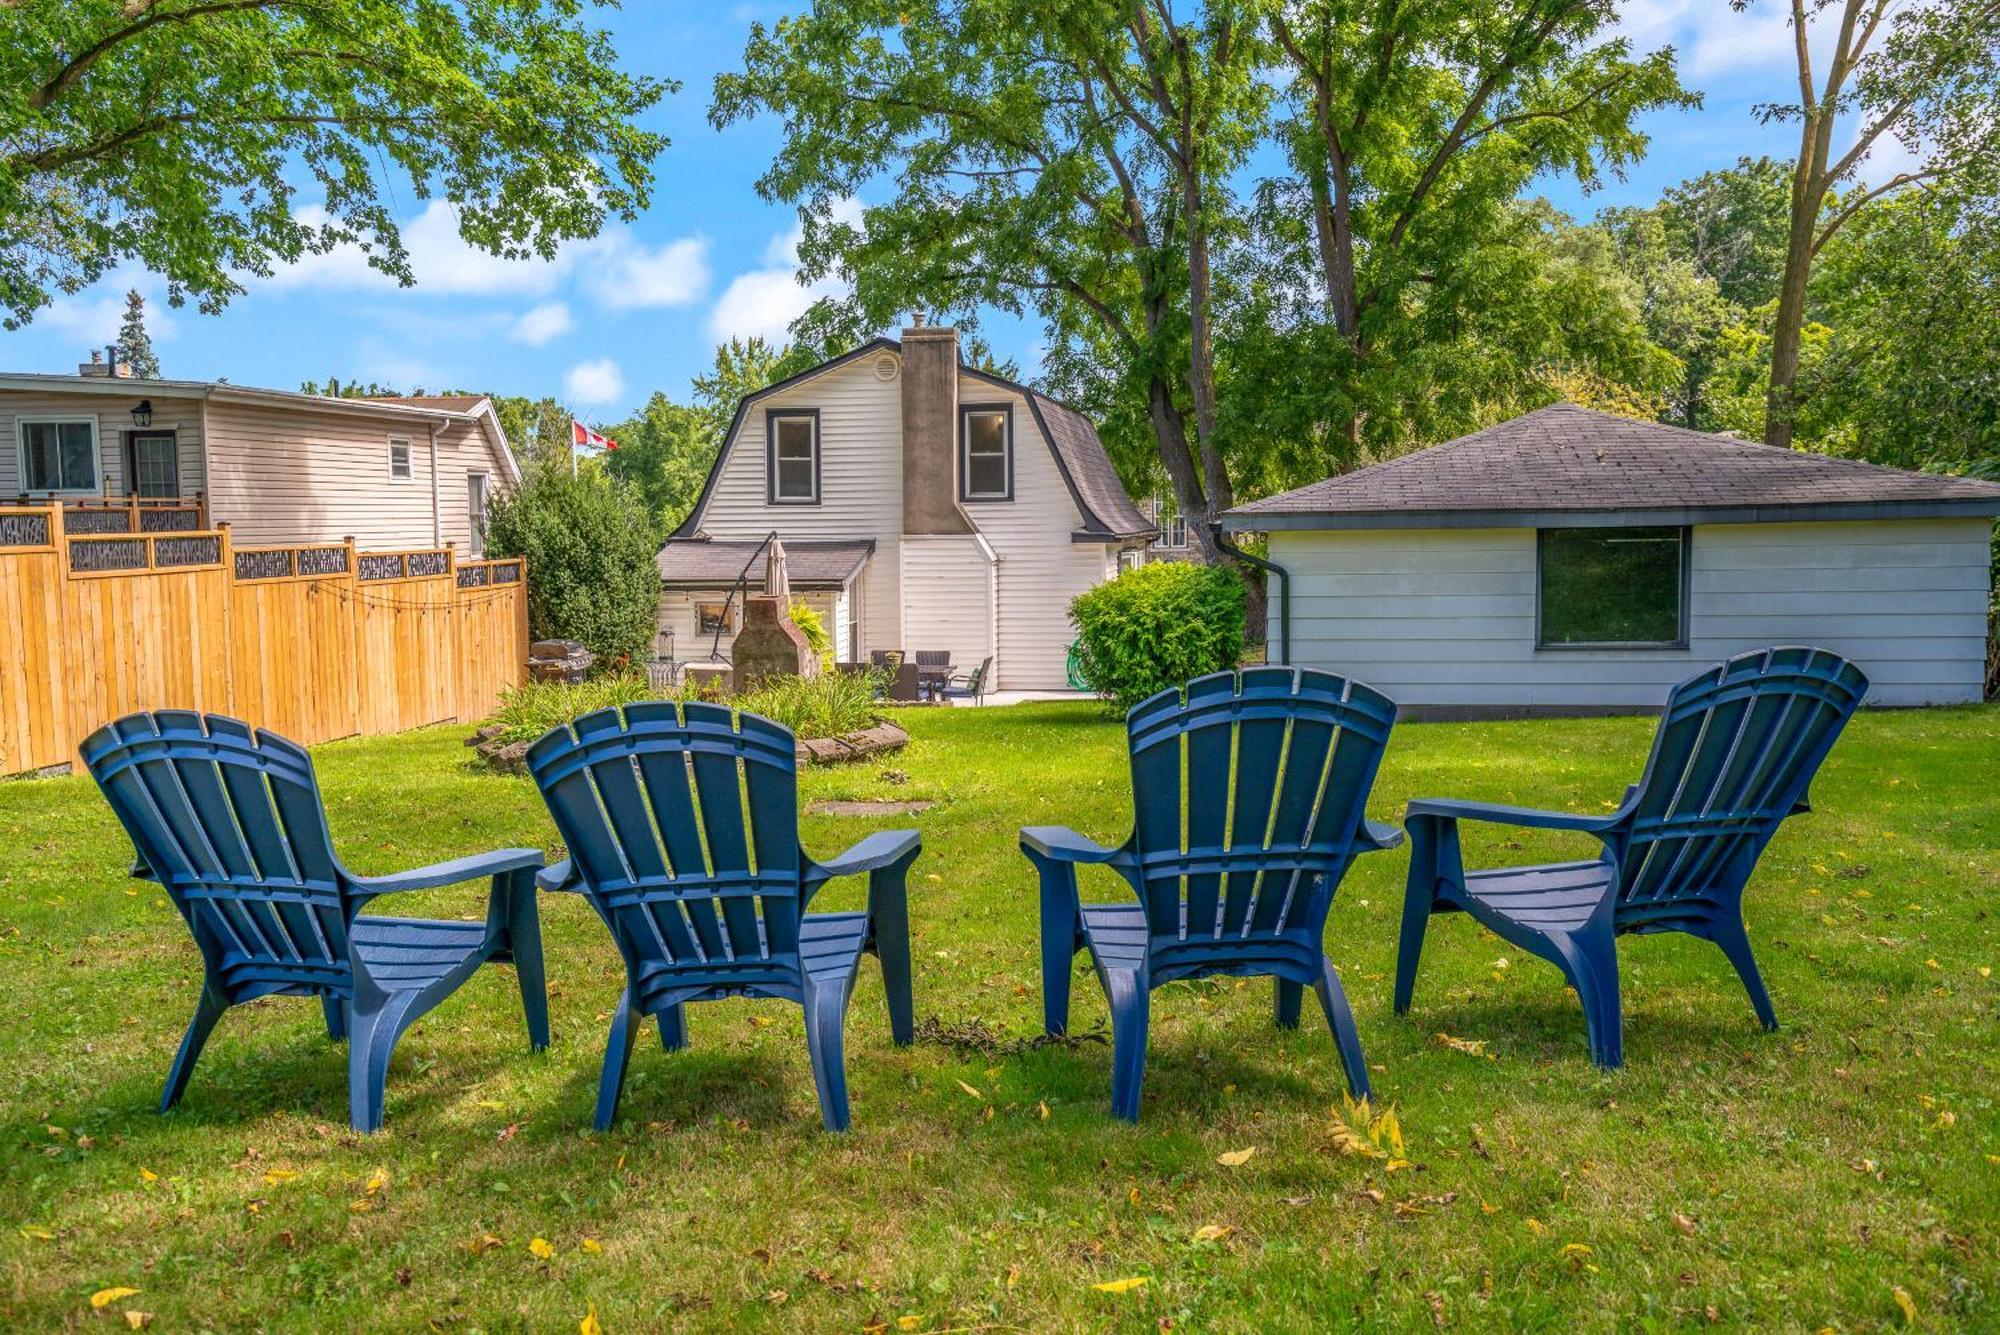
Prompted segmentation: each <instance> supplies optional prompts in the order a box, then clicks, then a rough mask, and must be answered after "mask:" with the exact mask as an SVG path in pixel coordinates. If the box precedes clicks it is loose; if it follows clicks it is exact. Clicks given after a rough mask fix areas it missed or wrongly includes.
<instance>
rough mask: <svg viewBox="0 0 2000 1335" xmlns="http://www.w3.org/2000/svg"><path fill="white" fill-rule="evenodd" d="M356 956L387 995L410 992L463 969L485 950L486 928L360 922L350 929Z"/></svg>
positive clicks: (432, 921)
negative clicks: (388, 993) (389, 993)
mask: <svg viewBox="0 0 2000 1335" xmlns="http://www.w3.org/2000/svg"><path fill="white" fill-rule="evenodd" d="M349 931H350V934H351V937H352V940H353V942H354V951H355V953H356V954H358V955H359V956H361V958H362V960H363V961H365V962H366V963H367V965H368V973H369V976H370V977H372V978H374V980H375V982H376V984H377V985H378V986H380V987H381V988H382V990H383V991H385V992H409V991H415V990H416V989H418V988H423V987H429V986H430V985H431V984H432V983H434V982H436V981H438V980H439V979H440V978H443V977H445V976H446V975H447V974H450V973H453V972H455V971H456V970H458V969H461V968H463V967H464V965H465V963H466V961H468V960H470V959H472V958H473V957H475V956H478V955H480V954H482V952H483V951H484V950H485V947H486V924H485V923H483V922H444V921H438V920H436V919H431V918H376V917H369V916H366V915H364V916H362V917H358V918H356V919H355V920H354V926H353V927H352V928H350V929H349Z"/></svg>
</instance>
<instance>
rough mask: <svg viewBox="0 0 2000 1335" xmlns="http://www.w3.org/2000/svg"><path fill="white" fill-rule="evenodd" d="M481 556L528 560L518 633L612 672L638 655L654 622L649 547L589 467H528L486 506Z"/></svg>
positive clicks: (647, 524) (626, 502) (644, 526)
mask: <svg viewBox="0 0 2000 1335" xmlns="http://www.w3.org/2000/svg"><path fill="white" fill-rule="evenodd" d="M486 532H487V536H486V547H487V555H488V556H494V557H498V556H524V557H526V558H527V560H528V632H529V634H530V635H532V636H533V637H534V638H535V639H538V640H547V639H560V640H580V641H582V642H583V643H584V644H586V645H588V646H589V647H590V648H591V650H592V651H593V652H595V653H596V654H597V655H598V658H599V660H600V661H602V662H604V663H606V664H607V665H611V666H615V665H617V664H618V663H620V662H626V661H631V660H634V659H638V658H641V657H643V656H644V655H645V653H646V649H647V647H648V645H649V644H650V643H651V641H652V638H653V634H654V629H655V627H656V625H657V624H658V618H659V607H660V575H659V569H658V567H657V566H656V565H654V555H655V553H656V552H657V551H658V548H659V544H658V543H657V542H656V541H655V538H654V531H653V524H652V519H651V516H649V515H648V514H647V513H646V511H645V507H644V505H643V504H642V503H641V502H640V500H639V498H638V497H637V496H635V495H634V494H633V493H632V492H631V491H630V490H629V489H628V488H626V487H624V486H622V485H620V484H618V483H617V482H615V481H613V480H612V479H611V478H609V477H606V476H605V475H604V474H603V473H602V472H601V471H600V470H598V469H584V470H581V471H580V472H578V473H577V474H576V475H574V476H572V475H571V474H570V471H569V468H568V464H567V462H565V463H564V465H563V466H562V467H559V468H549V467H534V468H531V469H530V470H529V472H528V475H527V480H526V482H525V484H524V485H523V486H522V487H521V488H520V489H519V490H517V491H515V492H513V493H511V494H506V495H502V496H500V497H499V498H498V499H496V500H495V501H494V502H493V507H492V511H491V513H490V515H489V517H488V520H487V531H486Z"/></svg>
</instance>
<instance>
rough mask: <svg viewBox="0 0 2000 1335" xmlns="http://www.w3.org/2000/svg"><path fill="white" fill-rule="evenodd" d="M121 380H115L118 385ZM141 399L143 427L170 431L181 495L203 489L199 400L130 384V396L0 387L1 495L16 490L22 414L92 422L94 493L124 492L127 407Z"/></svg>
mask: <svg viewBox="0 0 2000 1335" xmlns="http://www.w3.org/2000/svg"><path fill="white" fill-rule="evenodd" d="M123 386H124V382H122V381H121V382H120V387H121V388H123ZM141 399H146V400H149V401H150V402H151V403H152V405H153V420H152V424H151V425H150V426H148V427H146V428H145V429H146V430H148V431H171V432H173V433H174V443H175V445H176V447H177V448H178V451H179V454H180V472H181V488H180V489H181V494H182V495H183V496H192V495H194V494H195V493H196V492H198V491H205V490H207V486H208V484H207V479H206V478H205V476H204V475H203V468H202V448H201V401H200V400H199V399H192V398H167V397H165V396H164V395H162V394H159V393H157V392H154V393H148V392H147V391H146V388H145V385H144V383H143V382H134V383H133V384H132V386H131V389H130V394H129V396H126V395H122V394H110V395H105V396H102V397H100V396H97V395H88V394H61V393H52V394H24V393H21V392H18V391H0V496H6V497H13V496H18V495H20V494H21V487H22V483H23V478H22V476H21V435H20V429H19V423H20V420H21V419H22V418H24V417H27V418H34V417H66V418H77V417H87V418H90V419H91V420H92V421H94V422H96V424H97V486H96V487H95V488H94V494H96V495H99V496H123V495H124V494H125V437H126V435H127V434H128V433H129V432H131V431H132V430H134V429H135V428H134V427H133V426H132V407H133V405H134V404H136V403H138V402H139V401H140V400H141Z"/></svg>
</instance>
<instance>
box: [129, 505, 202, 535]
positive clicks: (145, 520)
mask: <svg viewBox="0 0 2000 1335" xmlns="http://www.w3.org/2000/svg"><path fill="white" fill-rule="evenodd" d="M200 527H201V511H199V510H160V509H152V510H141V511H139V531H140V532H141V533H193V532H195V531H196V530H197V529H199V528H200Z"/></svg>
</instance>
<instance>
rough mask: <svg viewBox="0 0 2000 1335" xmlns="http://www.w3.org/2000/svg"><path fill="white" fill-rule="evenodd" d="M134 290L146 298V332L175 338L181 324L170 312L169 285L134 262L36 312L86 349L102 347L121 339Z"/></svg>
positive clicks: (38, 319)
mask: <svg viewBox="0 0 2000 1335" xmlns="http://www.w3.org/2000/svg"><path fill="white" fill-rule="evenodd" d="M134 289H136V290H137V291H138V293H139V295H140V296H142V297H144V298H145V299H146V332H147V333H148V334H150V335H151V336H152V339H153V341H154V342H155V343H164V342H166V341H167V340H168V339H170V338H172V337H173V336H174V334H175V333H176V331H177V326H176V324H175V322H174V317H173V316H172V315H171V314H170V313H169V309H170V308H169V307H168V306H167V302H166V295H165V285H164V284H162V283H161V282H160V280H159V279H158V278H156V277H154V276H153V275H152V274H149V273H147V272H146V271H145V270H143V269H139V268H135V267H134V266H131V265H121V266H120V267H118V268H116V269H113V270H112V271H111V272H110V273H108V274H106V275H105V276H104V277H103V278H101V279H99V280H98V281H97V282H95V283H93V284H91V285H90V286H89V287H88V288H85V289H84V290H83V291H81V292H79V293H77V294H76V295H75V296H71V297H57V298H56V299H55V300H54V301H52V302H50V303H49V305H48V307H47V308H46V309H44V310H42V311H40V312H39V313H37V314H36V316H35V323H36V324H37V325H40V326H42V327H44V328H47V329H52V330H54V331H55V332H57V333H59V334H65V335H68V336H69V337H71V338H74V339H76V340H77V341H78V343H79V344H80V345H81V350H82V351H87V350H88V349H90V348H92V347H102V346H103V345H105V344H106V343H111V342H114V341H115V340H116V339H117V337H118V326H119V325H120V324H122V323H124V320H125V294H126V293H127V292H129V291H132V290H134ZM78 360H79V361H80V360H82V357H81V356H80V355H79V357H78Z"/></svg>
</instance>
